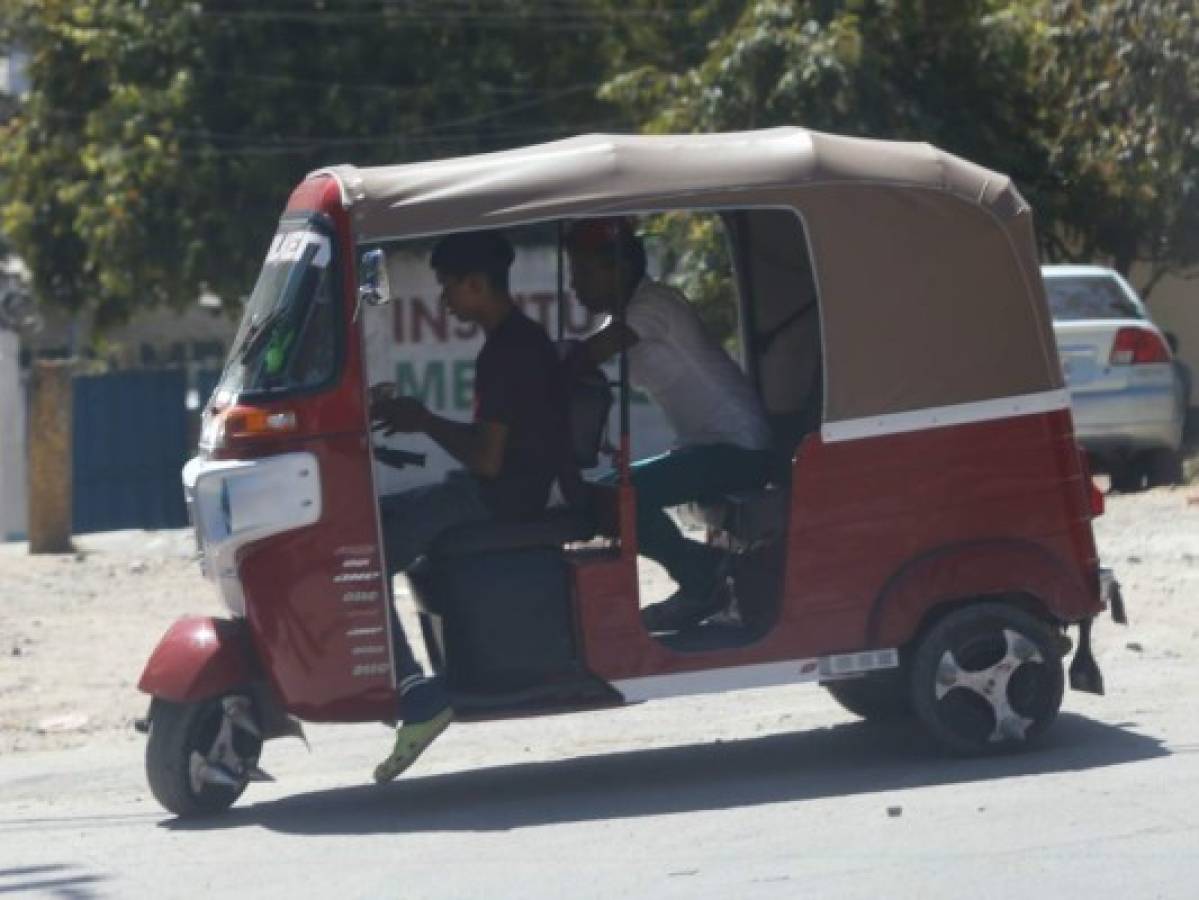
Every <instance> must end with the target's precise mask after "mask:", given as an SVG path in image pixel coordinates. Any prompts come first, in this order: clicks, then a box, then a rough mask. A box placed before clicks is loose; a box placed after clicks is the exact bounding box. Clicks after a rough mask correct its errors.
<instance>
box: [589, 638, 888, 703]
mask: <svg viewBox="0 0 1199 900" xmlns="http://www.w3.org/2000/svg"><path fill="white" fill-rule="evenodd" d="M898 666H899V651H898V650H895V649H893V648H888V649H884V650H863V651H861V652H859V653H839V654H836V655H834V656H819V657H813V658H811V659H790V660H786V661H785V662H772V663H758V664H756V665H752V666H724V667H722V668H718V669H702V670H699V671H696V672H675V673H673V674H670V675H647V676H645V677H643V678H622V679H619V680H617V681H613V682H612V686H613V687H614V688H616V689H617V690H618V691H620V693H621V695H622V696H623V697H624V699H625V702H626V703H637V702H640V701H642V700H655V699H660V698H662V697H684V696H688V695H690V694H716V693H722V692H724V691H736V690H746V689H749V688H760V687H773V686H775V685H780V684H798V683H801V682H805V681H835V680H837V679H841V678H853V677H855V676H858V675H862V674H864V673H866V672H872V671H875V670H877V669H894V668H896V667H898Z"/></svg>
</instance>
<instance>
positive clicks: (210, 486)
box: [139, 128, 1124, 815]
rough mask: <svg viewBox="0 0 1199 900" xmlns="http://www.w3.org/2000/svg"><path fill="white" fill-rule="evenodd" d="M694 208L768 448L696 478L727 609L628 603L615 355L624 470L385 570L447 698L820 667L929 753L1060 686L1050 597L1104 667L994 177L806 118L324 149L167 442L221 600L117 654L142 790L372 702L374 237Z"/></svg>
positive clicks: (377, 542) (384, 692) (220, 776)
mask: <svg viewBox="0 0 1199 900" xmlns="http://www.w3.org/2000/svg"><path fill="white" fill-rule="evenodd" d="M688 211H704V212H705V213H706V214H710V215H714V216H716V217H717V218H718V219H719V221H720V222H721V223H722V226H723V228H724V229H725V234H726V236H727V244H728V251H729V253H730V255H731V257H732V260H733V281H734V282H735V294H736V300H735V303H736V304H737V322H738V330H739V334H740V336H741V339H742V340H741V356H742V359H741V363H742V365H743V366H744V369H745V371H746V373H747V375H748V377H749V378H750V379H751V381H752V383H753V384H754V386H755V388H756V390H757V391H758V392H759V395H760V396H761V398H762V400H763V404H764V406H765V408H766V410H767V411H768V413H769V416H770V419H771V424H772V427H773V429H774V432H775V437H776V443H777V449H778V455H779V458H780V460H782V465H780V466H779V467H778V472H777V475H776V477H774V478H773V479H772V480H771V482H770V483H768V484H766V485H764V486H763V487H762V488H761V489H760V490H754V491H748V492H742V493H740V494H737V495H733V496H717V497H710V498H705V499H704V500H703V501H702V502H699V503H697V504H695V505H694V506H693V508H691V509H690V511H689V513H690V515H692V516H693V517H695V518H697V519H698V520H699V521H701V522H702V523H703V524H704V526H705V528H706V534H707V539H708V540H709V541H711V542H713V543H718V544H720V545H721V546H722V547H725V548H726V549H727V551H728V552H729V553H730V554H732V555H733V557H734V560H735V565H734V566H733V573H734V575H733V581H734V587H735V594H736V597H737V603H738V615H737V616H735V617H729V616H723V617H718V619H719V620H716V619H714V620H712V621H707V622H704V623H701V624H700V625H698V626H695V627H693V628H687V629H684V630H682V631H679V632H675V633H667V634H650V633H648V632H647V631H646V629H645V627H643V625H642V619H641V617H640V615H639V607H640V596H639V584H638V575H637V535H636V534H635V517H634V513H633V487H632V485H631V484H630V481H629V477H628V472H629V462H630V460H629V457H630V452H629V449H630V434H629V422H630V416H629V408H630V389H629V384H628V377H627V365H624V364H622V365H621V366H620V377H619V379H618V381H617V385H616V387H617V391H616V394H617V403H616V410H617V415H616V418H617V419H618V420H619V446H618V452H617V453H616V459H615V465H616V470H617V472H618V473H619V477H618V478H617V479H616V481H615V483H613V484H611V485H600V486H595V487H594V488H593V493H592V495H591V496H592V499H593V502H592V503H591V504H590V505H589V506H588V507H587V509H585V510H583V509H575V508H572V507H569V506H568V507H566V508H562V509H555V510H550V511H547V513H546V515H545V517H544V519H543V520H538V521H534V522H529V523H519V524H496V523H486V524H483V525H472V526H468V527H464V528H461V529H455V530H453V531H452V532H450V533H447V534H446V535H444V539H439V541H438V543H437V545H436V546H435V547H434V549H433V551H431V552H430V554H429V555H428V557H427V558H426V559H425V560H423V562H422V563H421V564H420V565H419V566H418V567H417V569H415V570H414V571H413V572H412V573H411V582H412V587H413V595H414V598H415V600H416V603H417V605H418V607H419V615H420V621H421V625H422V632H423V637H424V641H425V644H426V649H427V651H428V657H429V659H430V660H431V661H432V664H433V667H434V668H435V670H436V671H437V672H438V673H439V674H440V675H441V676H442V678H443V680H444V682H445V684H446V685H447V687H448V689H449V690H450V692H451V695H452V698H453V704H454V707H455V711H456V714H457V717H458V718H459V719H460V720H472V719H473V720H485V719H489V718H495V717H505V718H511V717H513V716H537V715H542V714H547V713H560V712H563V711H570V710H581V709H594V708H597V707H614V706H620V705H626V704H632V703H639V702H641V701H644V700H650V699H657V698H663V697H670V696H678V695H686V694H701V693H710V692H719V691H726V690H733V689H736V688H756V687H763V686H768V685H782V684H791V683H794V682H813V683H817V684H820V685H823V686H825V687H826V688H827V689H828V690H829V691H830V692H831V693H832V696H833V697H834V698H836V700H838V701H839V702H840V703H841V704H842V705H843V706H844V707H846V708H847V709H848V710H850V711H851V712H853V713H855V714H857V715H859V716H862V717H864V718H866V719H876V718H895V717H903V716H909V717H912V718H914V719H916V720H919V722H921V723H922V724H923V725H924V726H925V728H926V729H927V730H928V731H929V732H930V733H931V734H932V735H933V737H935V738H936V739H937V741H939V742H940V743H941V744H943V745H944V746H945V747H946V748H948V749H949V750H950V751H953V752H956V753H962V754H981V753H990V752H994V751H1004V750H1009V749H1016V748H1021V747H1024V746H1027V745H1029V744H1031V743H1033V742H1035V740H1036V739H1037V738H1039V737H1040V736H1041V735H1042V734H1043V733H1044V732H1045V730H1046V729H1047V728H1048V727H1049V725H1050V724H1051V722H1052V721H1053V719H1054V717H1055V716H1056V714H1057V712H1058V710H1059V707H1060V705H1061V702H1062V697H1063V688H1064V684H1065V681H1066V679H1065V677H1064V673H1063V657H1064V656H1065V655H1067V654H1068V653H1069V651H1070V649H1071V647H1072V645H1073V641H1072V640H1071V639H1070V637H1068V632H1069V630H1070V629H1072V628H1076V629H1077V642H1078V649H1077V651H1076V654H1075V657H1074V660H1073V663H1072V665H1071V667H1070V683H1071V685H1072V686H1073V687H1074V688H1076V689H1080V690H1085V691H1092V692H1100V693H1101V692H1102V679H1101V676H1100V673H1099V670H1098V667H1097V666H1096V664H1095V662H1094V660H1093V658H1092V656H1091V654H1090V647H1089V635H1090V628H1091V624H1092V622H1093V620H1094V619H1095V618H1096V616H1097V615H1098V614H1099V613H1101V612H1102V611H1103V610H1105V609H1107V608H1109V607H1110V608H1111V611H1112V614H1113V617H1115V618H1116V619H1117V620H1118V621H1122V620H1123V618H1124V611H1123V605H1122V601H1121V599H1120V597H1119V593H1118V591H1117V590H1116V588H1115V583H1114V581H1113V580H1112V579H1111V577H1110V573H1107V572H1105V571H1101V569H1100V565H1099V560H1098V557H1097V553H1096V548H1095V542H1094V539H1093V535H1092V530H1091V520H1092V518H1093V517H1094V516H1095V515H1097V514H1099V513H1100V512H1101V511H1102V497H1101V495H1099V493H1098V492H1097V490H1096V489H1095V487H1094V485H1093V484H1092V482H1091V479H1090V475H1089V472H1088V471H1087V469H1086V463H1085V459H1084V457H1083V456H1082V454H1081V453H1080V451H1079V448H1078V446H1077V444H1076V442H1075V438H1074V432H1073V426H1072V421H1071V417H1070V409H1069V397H1068V394H1067V393H1066V391H1065V389H1064V386H1063V380H1062V371H1061V367H1060V365H1059V362H1058V357H1057V353H1056V350H1055V346H1054V341H1053V335H1052V331H1051V327H1050V319H1049V315H1048V313H1047V311H1046V303H1045V297H1044V289H1043V286H1042V282H1041V278H1040V275H1039V270H1038V262H1037V255H1036V248H1035V243H1034V236H1033V221H1032V211H1031V210H1030V208H1029V206H1028V205H1027V204H1026V203H1025V201H1024V200H1023V199H1022V198H1021V196H1020V194H1019V193H1018V192H1017V190H1016V188H1015V187H1014V186H1013V184H1012V182H1011V180H1010V179H1008V178H1007V177H1005V176H1003V175H1000V174H997V173H995V172H991V171H988V170H986V169H984V168H981V167H979V166H977V165H974V164H971V163H969V162H966V161H964V160H962V159H959V158H956V157H954V156H952V155H950V154H948V153H945V152H942V151H940V150H938V149H936V148H934V147H931V146H929V145H927V144H916V143H897V142H888V141H878V140H863V139H854V138H847V137H840V136H835V135H830V134H823V133H818V132H814V131H809V130H805V129H801V128H778V129H771V130H764V131H754V132H745V133H730V134H710V135H686V136H629V135H622V136H609V135H588V136H582V137H577V138H573V139H569V140H563V141H557V142H553V143H547V144H541V145H535V146H530V147H525V148H521V149H516V150H509V151H504V152H499V153H490V154H483V155H477V156H470V157H463V158H458V159H447V160H440V161H433V162H425V163H413V164H404V165H395V166H385V167H378V168H355V167H352V166H338V167H334V168H329V169H324V170H320V171H317V172H314V173H312V174H311V175H310V176H308V177H307V178H306V179H305V180H304V181H303V182H302V183H301V184H300V185H299V186H298V187H296V188H295V190H294V192H293V193H292V195H291V198H290V200H289V201H288V203H287V207H286V210H285V211H284V213H283V216H282V218H281V220H280V224H279V230H278V233H277V234H276V236H275V237H274V239H273V240H272V242H271V243H270V246H269V249H268V252H267V255H266V260H265V263H264V266H263V269H262V273H261V276H260V278H259V280H258V283H257V286H256V287H255V289H254V292H253V295H252V296H251V298H250V300H249V302H248V304H247V306H246V309H245V315H244V319H243V322H242V324H241V327H240V330H239V332H238V334H237V337H236V339H235V341H234V343H233V346H232V349H231V353H230V356H229V360H228V363H227V365H226V368H225V370H224V374H223V376H222V378H221V381H220V383H219V385H218V387H217V389H216V391H215V392H214V394H213V397H212V399H211V400H210V401H209V403H208V405H207V407H206V409H205V413H204V428H203V435H202V439H201V444H200V453H199V455H198V456H197V457H196V458H195V459H193V460H192V461H191V462H189V463H188V465H187V466H186V468H185V469H184V484H185V489H186V494H187V497H188V502H189V508H190V510H191V514H192V516H193V520H194V524H195V528H196V534H197V540H198V543H199V546H200V548H201V550H202V557H203V565H204V567H205V571H206V574H207V575H208V577H209V578H210V579H211V580H212V581H213V582H214V584H215V585H216V587H217V589H218V590H219V592H220V595H221V597H222V598H223V600H224V602H225V604H226V605H227V607H228V609H229V613H230V615H229V618H208V617H188V618H184V619H181V620H180V621H178V622H176V623H175V624H174V625H173V626H172V627H171V628H170V629H169V631H168V632H167V633H166V635H165V636H164V637H163V639H162V641H161V643H160V644H159V646H158V647H157V649H156V650H155V651H154V653H153V655H152V657H151V658H150V660H149V662H148V664H147V665H146V668H145V671H144V674H143V675H142V677H141V680H140V682H139V688H140V689H141V690H142V691H144V692H146V693H148V694H150V695H151V697H152V702H151V707H150V712H149V715H148V721H147V722H146V723H145V724H146V726H147V728H148V732H149V741H148V747H147V772H148V776H149V782H150V786H151V788H152V790H153V793H154V795H155V797H156V798H157V799H158V800H159V801H160V802H161V803H162V804H163V805H164V806H165V807H166V808H167V809H169V810H170V811H172V812H174V813H176V814H178V815H195V814H202V813H211V812H215V811H219V810H221V809H224V808H226V807H227V806H229V805H230V804H232V803H233V802H234V801H235V800H236V799H237V797H238V796H239V795H240V794H241V793H242V791H243V790H244V789H245V788H246V786H247V784H248V783H249V782H250V781H253V780H256V779H262V778H267V777H269V776H266V775H265V773H264V772H263V771H262V770H261V769H260V767H259V758H260V753H261V749H262V744H263V742H264V741H265V740H268V739H270V738H274V737H279V736H283V735H288V734H295V733H296V732H297V729H298V721H297V720H306V721H310V722H365V721H378V722H391V721H394V720H395V718H396V716H397V687H396V682H395V677H394V674H393V656H392V644H391V629H392V585H391V584H390V583H389V579H388V578H387V577H386V575H385V565H384V560H383V558H382V549H381V548H382V542H381V536H380V524H379V515H378V504H379V493H380V487H379V485H380V483H381V475H380V464H379V463H378V462H377V461H376V458H375V457H376V452H375V449H374V446H373V442H372V437H371V431H370V423H369V420H368V390H369V387H370V385H369V384H368V382H369V381H370V378H369V377H368V372H370V371H371V360H370V354H371V352H372V351H371V349H370V348H372V347H375V346H377V345H378V342H379V335H377V334H372V332H371V329H372V327H373V326H372V323H373V322H377V321H378V320H377V319H376V318H372V316H371V315H370V314H369V311H370V310H371V309H373V308H375V307H376V306H377V305H379V304H385V303H387V302H388V301H389V299H390V294H391V290H390V288H389V286H388V285H387V283H386V282H387V277H386V275H387V268H386V258H387V253H388V252H389V250H390V248H393V247H395V246H397V245H401V244H403V243H404V242H405V241H412V240H419V239H428V238H430V237H435V236H438V235H441V234H446V233H450V232H455V231H463V230H469V229H476V228H505V229H508V228H515V227H518V226H525V225H537V226H539V227H545V228H552V227H553V226H554V225H560V223H562V222H563V221H565V220H574V219H580V218H586V217H591V216H611V215H616V214H620V215H640V216H646V215H651V214H674V213H685V212H688ZM559 233H560V230H559ZM561 283H562V279H561V277H559V285H560V289H559V300H560V301H561V294H562V290H561ZM731 302H733V301H731ZM588 408H590V409H591V410H592V411H591V412H588V411H587V410H588ZM595 410H600V411H599V412H596V411H595ZM605 412H606V404H605V403H603V402H599V403H597V402H595V397H594V394H593V395H592V399H591V401H590V407H588V406H587V402H586V401H584V402H582V403H581V406H580V409H579V410H578V411H575V410H573V409H572V416H576V417H577V418H576V419H574V421H576V422H577V423H578V427H577V429H576V430H577V431H578V434H577V435H576V436H575V440H576V445H577V453H578V455H579V456H580V460H582V459H584V458H585V457H587V455H588V454H589V453H592V454H593V453H594V451H595V447H596V445H598V441H599V439H598V437H597V435H598V434H599V432H600V431H601V430H602V429H601V428H600V425H601V424H602V423H599V422H597V421H595V419H596V416H599V417H601V418H602V417H603V416H604V415H605ZM588 416H590V417H591V418H590V419H588ZM588 444H591V445H592V446H590V447H588V446H587V445H588ZM380 455H381V456H382V457H385V459H384V461H385V462H391V463H399V464H404V463H412V462H414V461H417V460H415V459H414V457H413V455H412V454H410V453H409V454H405V453H404V451H402V450H396V449H394V448H392V449H387V448H384V449H383V450H382V451H380Z"/></svg>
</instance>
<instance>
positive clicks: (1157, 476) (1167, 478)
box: [1144, 448, 1183, 488]
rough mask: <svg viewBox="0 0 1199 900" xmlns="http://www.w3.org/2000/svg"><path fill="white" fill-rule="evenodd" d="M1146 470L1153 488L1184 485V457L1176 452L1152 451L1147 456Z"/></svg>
mask: <svg viewBox="0 0 1199 900" xmlns="http://www.w3.org/2000/svg"><path fill="white" fill-rule="evenodd" d="M1144 469H1145V475H1146V477H1147V478H1148V481H1149V487H1151V488H1154V487H1169V486H1171V485H1175V484H1182V481H1183V472H1182V457H1181V456H1180V455H1179V454H1178V453H1177V452H1176V451H1174V450H1169V449H1166V448H1162V449H1160V450H1150V451H1149V452H1148V453H1146V454H1145V461H1144Z"/></svg>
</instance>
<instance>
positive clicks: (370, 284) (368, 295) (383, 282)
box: [358, 248, 391, 306]
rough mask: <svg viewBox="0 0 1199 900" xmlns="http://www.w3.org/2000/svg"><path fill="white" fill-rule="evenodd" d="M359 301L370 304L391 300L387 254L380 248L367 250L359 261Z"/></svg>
mask: <svg viewBox="0 0 1199 900" xmlns="http://www.w3.org/2000/svg"><path fill="white" fill-rule="evenodd" d="M358 302H359V303H365V304H367V305H368V306H383V305H385V304H387V303H390V302H391V284H390V283H389V280H388V277H387V254H386V253H384V252H383V251H382V250H380V249H378V248H376V249H374V250H367V251H366V252H365V253H363V254H362V257H361V259H359V261H358Z"/></svg>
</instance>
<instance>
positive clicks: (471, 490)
mask: <svg viewBox="0 0 1199 900" xmlns="http://www.w3.org/2000/svg"><path fill="white" fill-rule="evenodd" d="M379 518H380V521H381V522H382V525H383V556H384V559H385V560H386V561H387V577H388V578H389V579H390V578H393V577H394V576H395V575H396V573H397V572H403V571H406V570H407V569H409V568H411V566H412V564H413V563H415V562H416V561H417V560H418V559H419V558H420V557H422V556H424V555H425V554H426V553H427V552H428V551H429V547H431V546H432V545H433V541H435V540H436V539H437V537H438V536H439V535H440V534H441V533H442V532H443V531H446V530H447V529H449V528H453V527H454V526H455V525H465V524H466V523H468V522H482V521H485V520H487V519H490V518H492V514H491V511H490V510H489V509H488V508H487V506H486V505H485V504H484V503H483V497H482V495H481V494H480V493H479V484H478V482H477V481H475V479H474V476H472V475H470V474H469V473H467V472H464V471H462V470H460V469H459V470H455V471H452V472H450V473H448V474H447V475H446V477H445V480H444V481H439V482H438V483H437V484H428V485H422V486H421V487H416V488H411V489H410V490H407V491H401V492H400V493H398V494H389V495H387V496H386V497H384V498H383V499H382V500H380V501H379ZM391 635H392V645H393V647H394V650H395V665H396V682H397V683H400V684H402V683H403V682H404V680H405V679H407V678H411V677H413V676H420V675H423V674H424V673H423V672H422V671H421V667H420V663H418V662H417V661H416V658H415V657H414V656H413V655H412V648H411V647H410V646H409V644H408V639H407V637H405V635H404V629H403V627H402V626H401V625H400V619H399V616H397V615H396V612H395V609H392V610H391Z"/></svg>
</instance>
